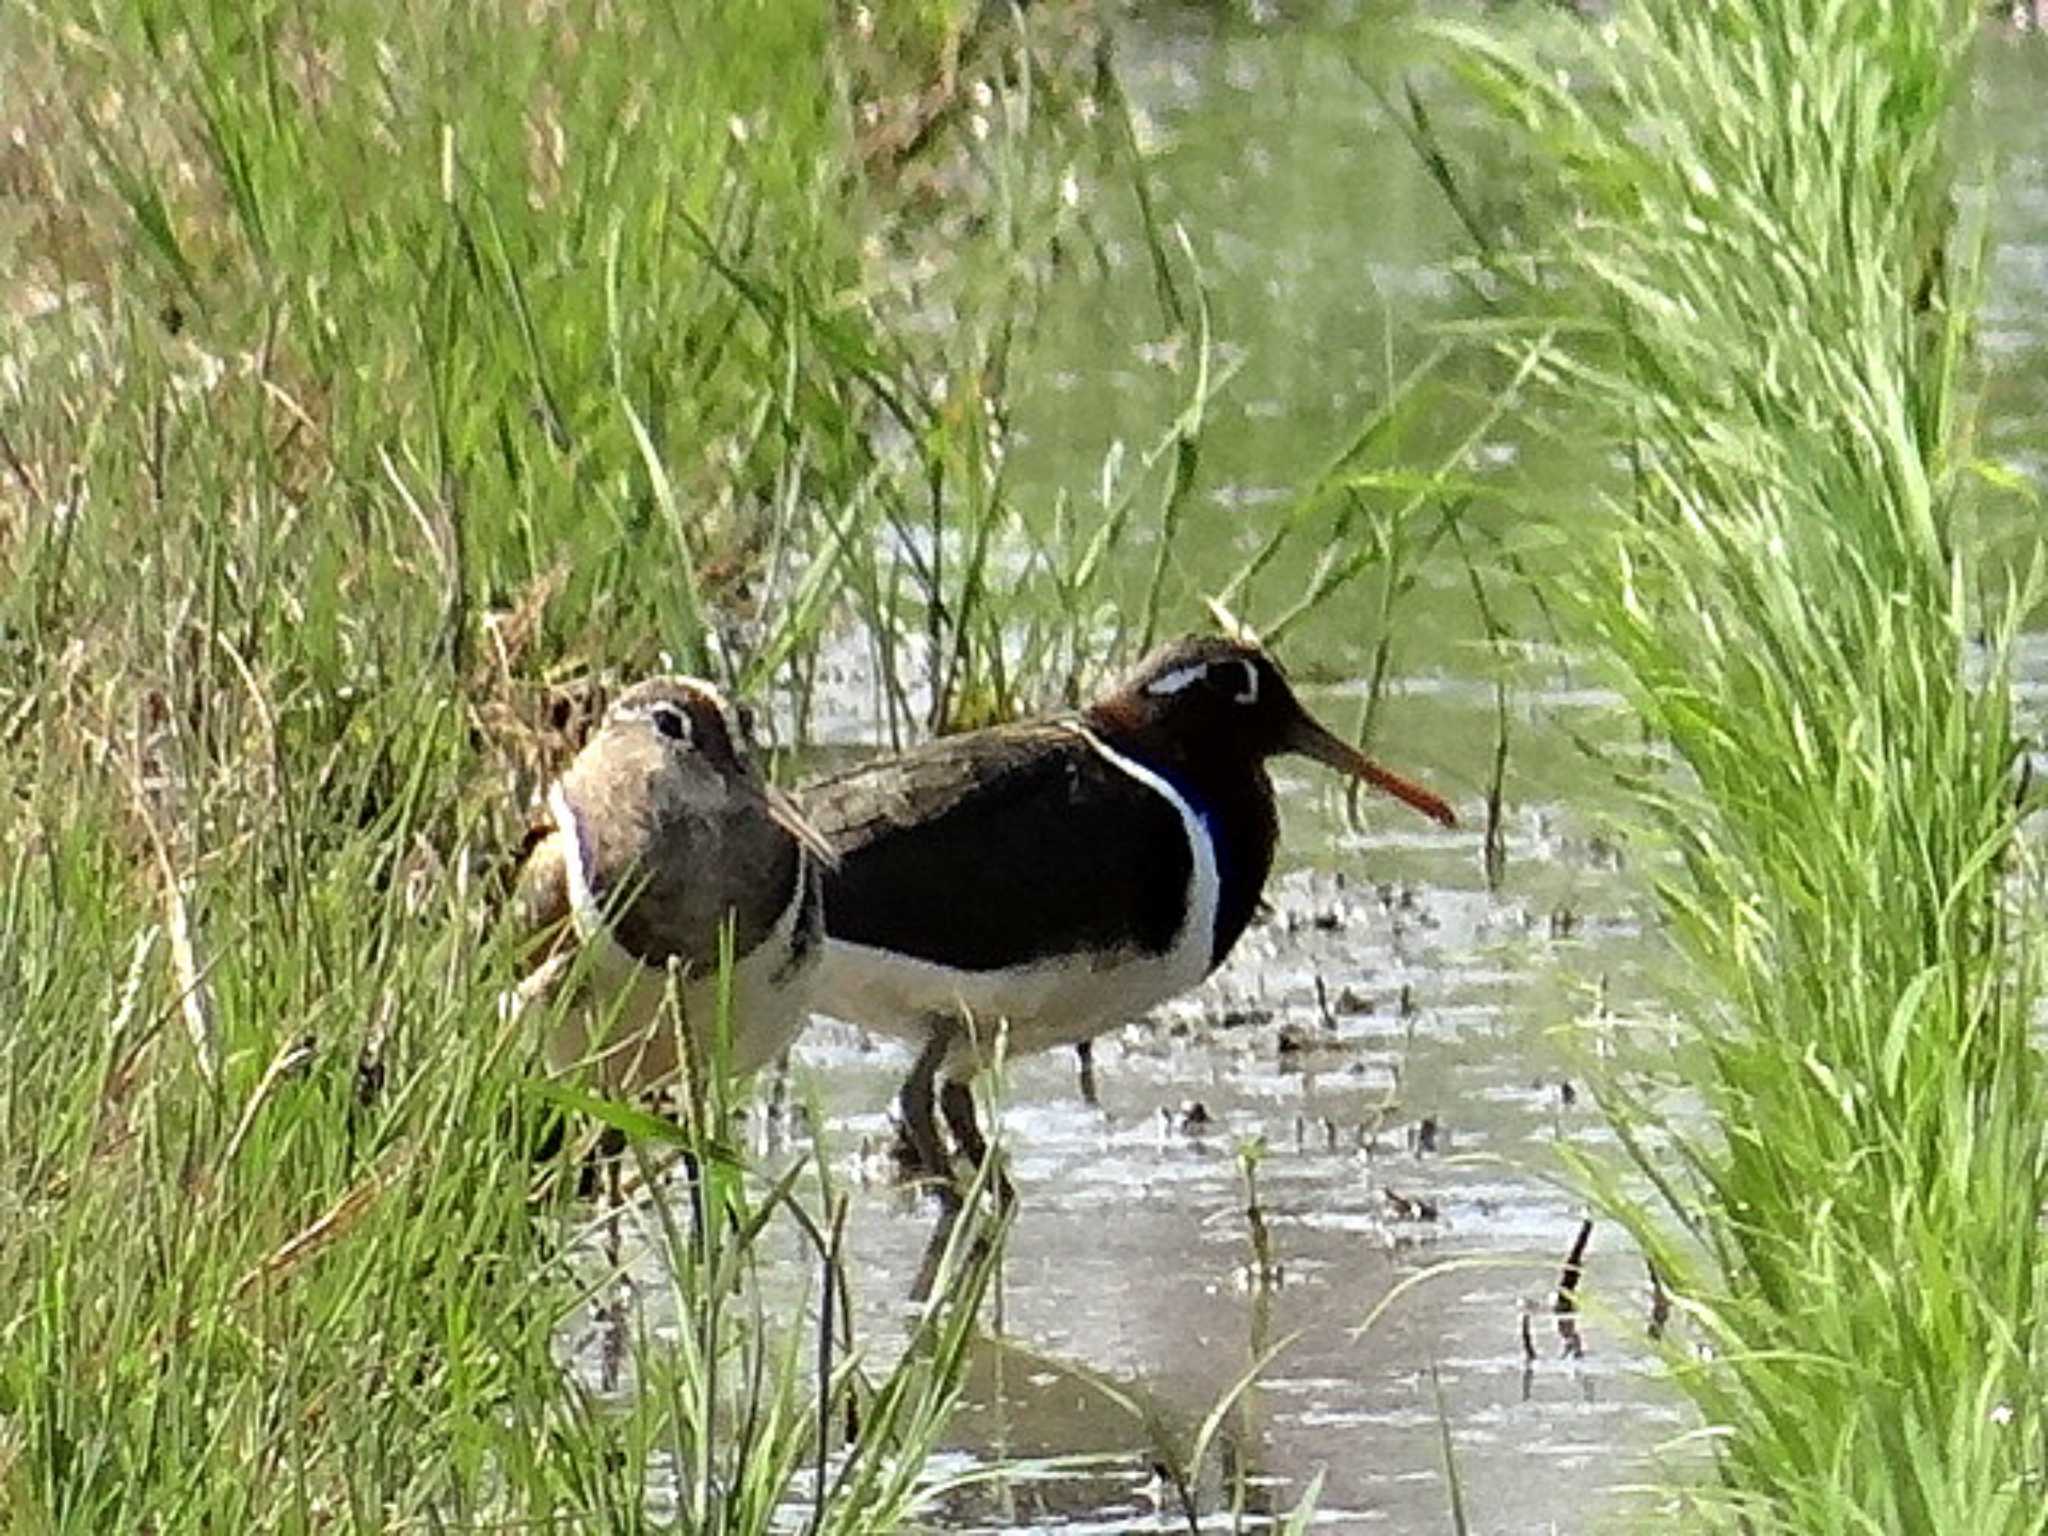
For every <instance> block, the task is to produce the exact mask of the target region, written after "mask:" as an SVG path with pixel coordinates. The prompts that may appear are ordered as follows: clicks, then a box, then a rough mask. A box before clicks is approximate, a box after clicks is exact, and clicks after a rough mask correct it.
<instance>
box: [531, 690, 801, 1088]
mask: <svg viewBox="0 0 2048 1536" xmlns="http://www.w3.org/2000/svg"><path fill="white" fill-rule="evenodd" d="M749 734H750V733H749V730H748V725H747V719H746V716H745V715H744V712H742V711H739V710H736V709H735V708H734V707H733V705H732V704H731V703H730V702H729V701H728V700H727V699H726V697H725V696H724V695H723V694H722V693H720V692H719V690H718V689H717V688H715V687H713V686H712V685H711V684H710V683H707V682H705V681H703V680H701V679H699V678H693V677H680V676H660V677H653V678H649V679H647V680H645V681H642V682H639V683H636V684H634V685H633V686H632V687H629V688H627V689H626V690H625V691H624V692H622V693H621V694H620V695H619V696H618V698H617V699H616V700H615V701H614V702H613V703H612V704H611V706H610V708H609V709H607V710H606V711H605V713H604V716H603V718H602V719H601V720H600V722H599V723H598V726H597V728H596V730H595V731H594V732H593V734H592V735H591V738H590V740H589V741H588V742H587V743H586V744H585V745H584V747H583V749H582V750H581V751H580V752H578V753H577V755H576V757H575V759H574V760H573V761H572V762H571V763H570V765H569V767H568V768H567V770H565V771H564V772H563V773H562V775H561V777H560V778H558V779H557V780H556V781H555V782H554V783H553V785H551V786H550V788H549V790H548V792H547V796H546V801H545V809H544V813H543V814H542V815H540V816H538V817H536V819H535V821H534V825H533V827H532V828H531V829H530V830H529V832H528V834H527V838H526V841H525V845H524V848H523V850H522V860H521V863H520V865H519V870H518V874H517V875H516V877H515V878H514V881H513V885H512V893H511V897H510V900H509V902H508V904H507V907H508V910H507V913H506V917H505V921H506V922H507V923H509V924H510V925H511V926H512V928H513V930H514V933H515V936H516V941H517V943H518V944H519V946H520V948H521V950H522V951H523V954H524V956H525V957H526V958H527V959H528V961H529V963H530V965H531V969H530V970H529V971H528V972H527V974H526V975H525V976H524V977H523V978H522V979H521V980H520V981H519V983H518V984H517V986H516V987H515V988H514V989H513V990H512V993H511V994H510V996H509V997H508V999H507V1001H508V1004H509V1006H510V1008H512V1009H514V1010H517V1011H519V1012H522V1013H523V1012H527V1011H540V1010H546V1011H547V1013H548V1016H549V1017H550V1019H551V1020H552V1023H551V1027H550V1030H549V1033H548V1035H547V1038H546V1040H545V1042H544V1053H545V1057H546V1060H547V1063H548V1066H549V1068H550V1069H551V1070H552V1071H553V1072H556V1073H559V1074H569V1073H575V1072H587V1073H589V1075H590V1079H591V1080H592V1081H594V1083H595V1084H596V1085H597V1086H598V1087H599V1088H601V1089H602V1090H603V1091H605V1092H607V1093H611V1094H615V1095H630V1094H635V1093H639V1092H642V1091H645V1090H651V1089H654V1088H657V1087H660V1086H662V1085H663V1084H664V1083H666V1082H667V1081H668V1080H669V1079H670V1078H672V1077H673V1076H674V1075H675V1073H676V1071H677V1068H678V1066H679V1064H680V1060H681V1057H680V1051H679V1046H681V1045H683V1044H685V1043H687V1046H688V1048H689V1049H690V1050H691V1052H692V1053H693V1058H694V1059H695V1060H697V1061H699V1062H708V1061H709V1060H711V1059H712V1057H711V1056H710V1054H709V1049H710V1047H711V1046H712V1045H713V1035H712V1031H713V1029H714V1027H715V1026H716V1024H717V1022H718V1020H719V1018H720V1002H721V999H720V992H721V975H720V971H721V964H722V961H721V957H722V956H723V955H724V954H726V953H728V952H729V953H730V956H731V968H730V977H729V987H730V993H729V1006H728V1010H727V1013H726V1015H725V1017H726V1020H727V1025H728V1029H727V1033H726V1038H725V1045H726V1047H727V1050H726V1053H725V1060H726V1064H727V1065H728V1066H729V1068H730V1069H731V1070H732V1071H733V1072H734V1073H736V1074H745V1073H750V1072H753V1071H755V1070H756V1069H758V1068H759V1067H761V1066H763V1065H765V1064H766V1063H767V1062H769V1061H771V1060H773V1059H775V1058H776V1057H777V1056H779V1055H780V1054H781V1053H782V1052H783V1051H784V1050H785V1049H786V1048H787V1047H788V1046H789V1044H790V1043H791V1041H792V1040H793V1039H794V1038H795V1036H796V1035H797V1033H798V1031H799V1030H800V1029H801V1028H802V1026H803V1024H804V1022H805V1021H806V1019H807V1017H808V1004H809V1000H810V996H811V989H812V985H813V983H814V982H815V980H816V978H817V975H818V972H819V967H820V963H821V961H822V959H823V938H824V926H823V909H822V903H821V889H820V881H819V877H820V871H821V870H822V869H823V868H824V867H825V866H827V865H828V864H829V863H830V862H831V860H832V859H833V857H834V855H833V854H832V851H831V847H830V845H829V844H827V843H826V842H825V841H824V839H823V838H822V837H821V836H820V835H819V834H818V833H817V832H816V831H815V830H814V829H813V828H812V827H811V826H810V824H809V823H808V822H807V821H806V820H805V819H804V817H803V816H802V814H801V813H800V812H799V811H798V810H797V808H796V807H795V805H794V804H792V803H791V801H790V800H789V798H788V797H787V796H786V795H784V794H783V793H782V792H781V791H780V790H777V789H775V788H774V787H772V786H771V785H769V784H768V783H767V782H766V780H764V779H763V778H762V776H761V773H760V770H759V769H758V768H757V767H756V765H755V763H754V760H753V753H752V747H751V743H750V741H749ZM728 945H729V950H728ZM672 972H673V974H674V977H675V981H676V987H675V993H676V996H677V998H678V1001H679V1004H680V1007H679V1014H680V1017H678V1018H674V1019H670V1018H668V1017H665V1016H664V1010H663V1008H662V1003H663V1000H664V998H665V997H666V996H667V995H668V992H669V984H670V976H671V973H672Z"/></svg>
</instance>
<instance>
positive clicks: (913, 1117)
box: [897, 1019, 960, 1207]
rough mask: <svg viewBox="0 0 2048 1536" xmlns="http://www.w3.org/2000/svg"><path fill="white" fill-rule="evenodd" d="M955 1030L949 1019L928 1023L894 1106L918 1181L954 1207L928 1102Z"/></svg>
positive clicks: (956, 1197)
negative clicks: (900, 1117) (928, 1032)
mask: <svg viewBox="0 0 2048 1536" xmlns="http://www.w3.org/2000/svg"><path fill="white" fill-rule="evenodd" d="M957 1029H958V1026H957V1025H955V1024H954V1023H953V1022H952V1021H951V1020H949V1019H943V1020H942V1019H934V1020H932V1021H931V1035H930V1037H929V1038H928V1039H927V1040H926V1041H925V1046H924V1049H923V1050H921V1051H919V1052H918V1054H917V1062H916V1064H915V1065H914V1066H912V1067H911V1069H910V1076H909V1077H908V1078H906V1079H904V1083H903V1092H902V1093H901V1094H899V1095H898V1096H897V1104H898V1107H899V1108H900V1109H901V1110H902V1112H903V1130H904V1134H905V1135H906V1136H907V1137H908V1138H909V1140H910V1150H911V1155H912V1157H913V1158H914V1160H915V1162H916V1169H915V1172H916V1173H917V1176H918V1178H919V1179H920V1180H921V1181H923V1182H925V1183H927V1184H931V1185H933V1186H935V1187H936V1188H937V1190H938V1192H939V1199H940V1201H941V1202H942V1203H943V1202H945V1201H947V1200H950V1201H951V1203H952V1204H953V1205H954V1206H955V1207H957V1206H958V1205H959V1203H960V1191H959V1188H958V1187H957V1186H956V1185H955V1184H954V1182H953V1160H952V1158H951V1157H949V1156H948V1155H947V1153H946V1145H945V1143H944V1142H943V1141H942V1140H940V1138H939V1124H938V1121H937V1120H936V1119H935V1118H934V1117H933V1115H932V1099H933V1088H934V1084H935V1082H936V1080H937V1078H938V1074H939V1063H940V1062H942V1061H943V1060H945V1058H946V1051H947V1049H948V1048H949V1047H950V1046H951V1045H952V1044H953V1040H954V1036H955V1034H956V1032H957Z"/></svg>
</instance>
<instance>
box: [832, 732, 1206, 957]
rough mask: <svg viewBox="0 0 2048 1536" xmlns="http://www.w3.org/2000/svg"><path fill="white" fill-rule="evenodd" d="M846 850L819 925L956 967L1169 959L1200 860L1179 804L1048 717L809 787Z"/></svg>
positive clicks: (844, 938) (846, 937) (836, 935)
mask: <svg viewBox="0 0 2048 1536" xmlns="http://www.w3.org/2000/svg"><path fill="white" fill-rule="evenodd" d="M803 799H804V807H805V811H806V813H807V814H808V815H809V817H810V818H811V820H812V822H813V823H814V824H815V825H816V826H817V827H818V828H819V830H820V831H822V832H823V833H824V834H825V836H826V837H827V838H829V839H830V840H831V841H832V843H833V845H834V847H835V848H836V849H837V851H838V854H839V867H838V869H837V870H836V871H828V872H827V873H826V875H825V928H826V932H827V934H828V935H829V936H830V937H831V938H833V939H835V940H838V941H840V942H844V943H853V944H862V945H868V946H871V947H874V948H877V949H884V950H889V951H891V952H893V953H896V954H901V955H908V956H911V957H913V958H916V959H919V960H926V961H930V962H932V963H934V964H938V965H945V966H950V967H953V968H955V969H959V970H968V971H990V970H1001V969H1005V968H1007V967H1011V966H1019V965H1028V964H1030V963H1032V962H1034V961H1044V960H1049V959H1054V958H1057V957H1061V956H1066V955H1070V954H1082V955H1092V954H1101V953H1108V952H1114V951H1122V952H1125V953H1129V952H1132V951H1137V952H1140V953H1146V954H1163V953H1165V952H1166V951H1168V950H1170V949H1171V948H1172V947H1173V944H1174V940H1175V939H1176V938H1177V937H1178V936H1179V933H1180V930H1181V926H1182V923H1183V921H1184V920H1185V917H1186V913H1187V902H1188V886H1189V880H1190V875H1191V874H1192V872H1193V868H1194V859H1193V853H1192V851H1191V850H1190V848H1189V846H1188V838H1187V830H1186V826H1185V824H1184V823H1183V822H1182V820H1181V817H1180V813H1179V812H1178V811H1177V810H1176V809H1175V808H1174V806H1173V805H1172V804H1171V803H1170V802H1169V801H1168V800H1167V799H1166V797H1165V796H1163V795H1161V794H1160V793H1159V792H1158V791H1157V790H1156V789H1153V788H1151V787H1149V786H1148V785H1146V784H1144V783H1142V782H1141V781H1139V780H1138V779H1136V778H1134V777H1132V776H1131V775H1130V774H1129V773H1127V772H1125V771H1124V770H1123V769H1121V768H1119V767H1118V766H1116V765H1115V764H1114V763H1112V762H1110V761H1108V760H1107V759H1106V758H1104V757H1103V756H1102V755H1101V754H1100V753H1098V752H1097V751H1096V750H1095V748H1094V747H1093V746H1092V745H1091V744H1090V743H1089V742H1088V741H1087V739H1086V738H1084V737H1082V736H1081V735H1079V734H1077V733H1076V732H1074V731H1071V730H1067V729H1064V728H1062V727H1059V726H1056V725H1044V726H1018V727H1010V728H1005V729H998V730H993V731H981V732H976V733H974V734H973V735H970V736H961V737H954V738H951V739H948V740H942V741H938V742H934V743H932V744H931V745H930V746H927V747H924V748H922V749H920V750H918V751H915V752H912V753H909V754H907V755H905V756H903V757H900V758H895V759H892V760H889V761H887V762H882V763H875V764H871V765H868V766H866V767H863V768H857V769H854V770H853V771H851V772H849V773H845V774H841V775H838V776H837V777H834V778H831V779H827V780H823V781H821V782H819V783H817V784H814V785H813V786H811V787H810V788H809V789H808V790H807V791H806V792H805V795H804V797H803Z"/></svg>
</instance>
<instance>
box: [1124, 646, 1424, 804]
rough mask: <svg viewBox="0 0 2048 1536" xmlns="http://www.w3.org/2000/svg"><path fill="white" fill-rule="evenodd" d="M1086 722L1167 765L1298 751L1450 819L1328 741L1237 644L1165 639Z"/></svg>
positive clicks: (1281, 679) (1263, 663)
mask: <svg viewBox="0 0 2048 1536" xmlns="http://www.w3.org/2000/svg"><path fill="white" fill-rule="evenodd" d="M1087 716H1088V719H1089V720H1090V722H1091V723H1092V724H1094V725H1096V726H1097V727H1098V728H1100V729H1102V730H1104V731H1107V732H1109V733H1111V734H1112V735H1117V736H1123V737H1126V738H1128V739H1131V740H1135V741H1144V742H1149V743H1152V744H1154V745H1155V747H1156V748H1159V749H1164V750H1165V751H1166V752H1167V754H1168V755H1171V756H1174V757H1192V756H1207V757H1214V756H1220V755H1225V754H1228V755H1230V756H1233V757H1237V758H1239V759H1243V758H1250V759H1252V760H1253V761H1255V762H1263V761H1264V760H1265V759H1267V758H1269V757H1277V756H1279V755H1280V754H1282V753H1288V752H1293V753H1298V754H1300V755H1301V756H1303V757H1312V758H1314V759H1315V760H1316V761H1317V762H1320V763H1324V764H1327V765H1328V766H1329V767H1332V768H1334V769H1336V770H1337V771H1338V772H1339V773H1342V774H1346V775H1348V776H1349V777H1351V778H1355V779H1360V780H1363V781H1364V782H1365V783H1368V784H1370V785H1372V786H1373V787H1374V788H1375V789H1379V790H1383V791H1385V792H1386V793H1387V794H1390V795H1392V796H1394V797H1395V798H1396V799H1398V800H1401V801H1403V802H1404V803H1406V804H1407V805H1410V806H1412V807H1414V808H1415V809H1416V810H1418V811H1420V812H1422V814H1423V815H1425V816H1427V817H1429V818H1430V819H1431V820H1433V821H1436V822H1439V823H1441V824H1442V825H1444V826H1447V827H1448V826H1453V825H1455V824H1456V821H1457V817H1456V816H1455V815H1454V814H1453V812H1452V810H1451V808H1450V806H1449V805H1448V804H1446V803H1445V801H1444V800H1443V799H1442V798H1441V797H1440V796H1438V795H1436V794H1433V793H1432V792H1431V791H1429V790H1427V789H1424V788H1423V787H1422V786H1421V785H1419V784H1415V783H1413V782H1411V781H1409V780H1408V779H1405V778H1402V777H1401V776H1400V775H1399V774H1396V773H1393V772H1391V771H1390V770H1388V769H1386V768H1383V767H1381V766H1380V765H1379V764H1378V763H1376V762H1374V761H1373V760H1372V759H1371V758H1369V757H1367V756H1366V755H1365V754H1364V753H1362V752H1360V751H1359V750H1358V749H1357V748H1356V747H1353V746H1351V745H1350V744H1349V743H1348V742H1345V741H1343V740H1341V739H1340V738H1338V737H1337V736H1335V735H1333V734H1331V732H1330V731H1329V730H1327V729H1326V728H1325V727H1324V726H1323V725H1322V724H1320V723H1319V722H1318V721H1317V720H1316V718H1315V717H1314V716H1313V715H1311V714H1310V713H1309V712H1308V710H1307V709H1306V708H1305V707H1304V706H1303V705H1302V702H1301V700H1300V699H1299V698H1297V697H1296V696H1295V693H1294V689H1293V687H1292V686H1291V685H1290V684H1289V683H1288V681H1287V674H1286V673H1285V672H1283V671H1281V669H1280V664H1279V663H1278V662H1276V661H1275V660H1274V659H1273V658H1272V657H1271V656H1269V655H1267V654H1266V652H1265V651H1263V650H1262V649H1260V648H1259V647H1258V646H1256V645H1252V644H1250V643H1248V642H1246V641H1242V640H1233V639H1230V638H1228V637H1226V636H1223V635H1188V636H1185V637H1183V638H1181V639H1179V640H1173V641H1169V642H1168V643H1167V644H1165V645H1163V646H1161V647H1160V648H1159V649H1158V650H1156V651H1154V652H1152V654H1151V655H1149V656H1147V657H1146V658H1145V659H1144V660H1143V661H1141V662H1139V663H1138V665H1137V666H1136V667H1135V668H1134V669H1133V670H1132V672H1131V673H1130V675H1129V676H1128V677H1126V678H1125V679H1124V680H1123V682H1122V683H1121V684H1119V685H1118V686H1117V687H1116V688H1115V689H1114V690H1113V691H1112V692H1110V693H1109V694H1108V695H1106V696H1105V697H1104V698H1102V699H1101V700H1099V701H1098V702H1097V703H1096V704H1094V705H1092V706H1091V707H1090V708H1089V710H1088V712H1087Z"/></svg>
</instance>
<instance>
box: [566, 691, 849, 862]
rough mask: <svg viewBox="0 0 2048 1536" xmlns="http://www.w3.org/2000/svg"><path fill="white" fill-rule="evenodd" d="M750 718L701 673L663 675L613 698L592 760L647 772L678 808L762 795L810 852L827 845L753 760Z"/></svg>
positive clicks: (822, 853)
mask: <svg viewBox="0 0 2048 1536" xmlns="http://www.w3.org/2000/svg"><path fill="white" fill-rule="evenodd" d="M753 752H754V744H753V719H752V715H751V712H750V711H749V710H748V709H747V708H746V707H745V706H744V705H736V704H734V703H733V702H732V701H731V700H729V699H728V698H726V696H725V695H724V694H723V693H721V692H720V691H719V690H718V689H717V688H715V687H713V686H712V685H711V684H710V683H707V682H705V681H703V680H702V679H700V678H694V677H680V676H663V677H651V678H648V679H646V680H645V681H643V682H638V683H635V684H634V685H633V686H632V687H630V688H628V689H627V690H626V691H625V692H623V693H621V694H620V695H619V696H618V697H617V698H616V699H614V700H613V701H612V704H611V707H610V708H609V709H607V710H606V711H605V715H604V721H603V723H602V724H601V725H600V726H599V728H598V731H597V734H596V736H595V737H593V738H592V741H591V745H590V748H589V750H588V752H587V754H586V755H587V756H588V757H589V758H590V759H591V761H592V762H593V763H594V764H597V765H603V766H607V767H616V768H617V769H618V770H620V771H630V772H634V773H637V774H642V775H649V776H651V777H652V778H654V779H656V780H658V781H659V783H660V784H661V786H662V792H663V793H664V794H665V795H667V796H671V797H673V800H672V802H671V803H672V804H673V805H674V806H675V808H677V809H682V808H685V807H687V808H690V809H694V810H698V811H703V810H709V809H711V808H714V807H720V806H725V805H729V804H733V803H734V802H736V801H738V802H747V801H751V802H757V803H758V804H759V805H760V807H761V808H762V809H763V810H765V811H766V812H767V814H768V816H769V818H770V819H771V820H773V821H774V822H775V823H776V824H777V825H779V826H780V827H781V828H782V829H783V830H784V831H785V832H788V833H789V834H790V835H791V836H792V837H794V838H795V839H796V840H797V841H798V842H799V843H801V844H803V845H804V846H805V847H807V848H809V849H810V850H811V852H812V853H814V854H816V855H818V856H819V857H821V858H823V859H825V860H827V861H828V862H829V861H830V860H831V858H832V852H831V847H830V845H829V844H828V843H827V842H826V841H825V839H824V838H823V837H822V836H821V835H820V834H819V833H818V832H817V831H816V830H814V829H813V828H812V827H811V825H810V824H809V823H808V822H807V821H805V820H804V818H803V816H802V815H801V814H800V813H799V812H798V811H797V809H796V807H795V806H794V805H792V804H791V803H790V801H789V798H788V797H787V796H786V795H784V794H783V793H782V792H781V791H780V790H777V789H775V788H773V787H772V786H770V785H769V784H768V783H767V781H766V780H764V779H763V778H762V777H761V773H760V770H759V769H758V768H757V767H756V766H755V763H754V757H753Z"/></svg>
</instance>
